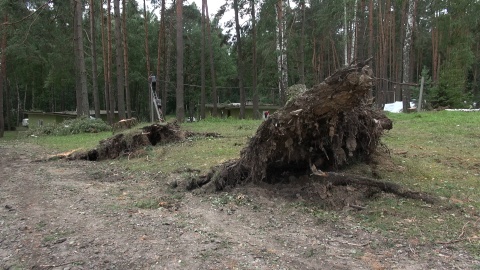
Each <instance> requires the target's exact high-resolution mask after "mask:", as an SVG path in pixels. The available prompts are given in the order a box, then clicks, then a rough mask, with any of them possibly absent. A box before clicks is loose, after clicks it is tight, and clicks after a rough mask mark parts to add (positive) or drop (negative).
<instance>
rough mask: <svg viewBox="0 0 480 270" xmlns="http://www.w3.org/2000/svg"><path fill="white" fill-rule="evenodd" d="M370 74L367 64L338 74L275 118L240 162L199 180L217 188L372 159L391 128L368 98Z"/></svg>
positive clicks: (270, 119) (295, 101) (265, 122)
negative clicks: (385, 132) (382, 137)
mask: <svg viewBox="0 0 480 270" xmlns="http://www.w3.org/2000/svg"><path fill="white" fill-rule="evenodd" d="M372 81H373V79H372V71H371V69H370V67H368V66H367V65H365V63H362V64H358V65H355V66H350V67H347V68H345V69H341V70H339V71H337V72H336V73H335V74H333V75H332V76H330V77H328V78H327V79H326V80H325V81H324V82H323V83H321V84H319V85H316V86H314V87H313V88H312V89H310V90H308V91H306V92H304V93H302V94H301V95H299V96H298V97H296V98H294V99H293V100H289V102H287V104H286V105H285V106H284V107H283V108H281V109H280V110H278V111H277V112H275V113H274V114H272V115H271V116H270V117H269V118H268V119H267V120H266V121H264V122H263V123H262V124H261V125H260V127H259V128H258V130H257V132H256V134H255V135H254V136H253V137H252V139H251V140H250V142H249V144H248V145H247V146H246V147H245V148H244V149H243V150H242V152H241V154H240V158H239V159H238V160H235V161H231V162H228V163H225V164H222V165H221V166H218V167H216V168H214V169H213V170H212V172H211V173H209V174H208V175H207V176H205V177H204V178H203V179H201V180H200V182H201V183H202V184H204V183H208V182H211V183H213V184H214V185H215V189H217V190H221V189H223V188H225V187H226V186H232V185H236V184H238V183H240V182H246V181H268V180H269V178H272V177H271V176H272V175H278V174H281V173H284V172H301V171H305V172H308V171H311V172H313V173H314V174H319V175H321V174H322V173H321V171H318V170H317V169H319V170H337V169H340V168H341V167H343V166H344V165H346V164H349V163H350V162H353V161H368V160H369V158H370V155H371V154H373V153H374V152H375V150H376V148H377V146H378V144H379V143H380V136H381V135H382V134H383V131H384V130H386V129H391V128H392V122H391V121H390V119H388V118H387V117H386V116H385V115H384V114H383V112H380V111H378V110H376V109H374V108H373V106H372V102H371V100H369V92H370V89H371V87H372Z"/></svg>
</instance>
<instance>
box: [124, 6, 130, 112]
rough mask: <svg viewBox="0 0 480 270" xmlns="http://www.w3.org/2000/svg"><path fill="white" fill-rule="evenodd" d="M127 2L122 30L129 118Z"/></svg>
mask: <svg viewBox="0 0 480 270" xmlns="http://www.w3.org/2000/svg"><path fill="white" fill-rule="evenodd" d="M126 2H127V0H123V1H122V13H123V19H122V28H123V63H124V71H125V103H126V105H127V117H128V118H131V117H132V103H131V102H132V101H131V98H130V80H129V78H128V76H129V70H128V69H129V65H128V39H127V37H128V35H127V3H126Z"/></svg>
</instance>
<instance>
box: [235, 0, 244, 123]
mask: <svg viewBox="0 0 480 270" xmlns="http://www.w3.org/2000/svg"><path fill="white" fill-rule="evenodd" d="M233 9H234V11H235V32H236V37H237V44H236V46H237V74H238V87H239V88H240V116H239V118H240V119H245V102H246V100H245V88H244V87H243V56H242V37H241V34H240V19H239V14H238V12H239V10H238V9H239V6H238V0H233Z"/></svg>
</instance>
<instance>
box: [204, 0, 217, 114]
mask: <svg viewBox="0 0 480 270" xmlns="http://www.w3.org/2000/svg"><path fill="white" fill-rule="evenodd" d="M205 13H206V15H207V32H208V33H207V37H208V46H207V47H208V48H209V51H210V77H211V78H210V79H211V80H212V103H213V111H212V116H213V117H217V116H218V104H217V103H218V93H217V75H216V72H215V57H214V54H213V46H212V28H211V23H210V15H209V14H208V2H207V1H206V2H205Z"/></svg>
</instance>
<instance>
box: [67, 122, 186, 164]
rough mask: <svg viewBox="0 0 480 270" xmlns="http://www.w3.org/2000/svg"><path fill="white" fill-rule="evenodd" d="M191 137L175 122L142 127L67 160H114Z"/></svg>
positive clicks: (76, 153) (77, 153)
mask: <svg viewBox="0 0 480 270" xmlns="http://www.w3.org/2000/svg"><path fill="white" fill-rule="evenodd" d="M191 135H192V133H190V132H188V131H185V130H182V129H180V126H179V125H178V124H177V123H176V122H174V123H168V124H154V125H150V126H145V127H143V128H142V129H141V131H140V132H132V133H128V134H124V133H120V134H117V135H114V136H113V137H110V138H108V139H105V140H102V141H100V143H99V145H98V146H97V147H96V148H95V149H92V150H89V151H87V152H75V153H73V154H71V155H69V156H68V157H67V158H69V159H85V160H91V161H98V160H104V159H114V158H117V157H119V156H123V155H128V154H131V153H133V152H135V151H136V150H138V149H141V148H142V147H145V146H150V145H152V146H154V145H157V144H165V143H172V142H178V141H183V140H185V138H186V137H188V136H191Z"/></svg>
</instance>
